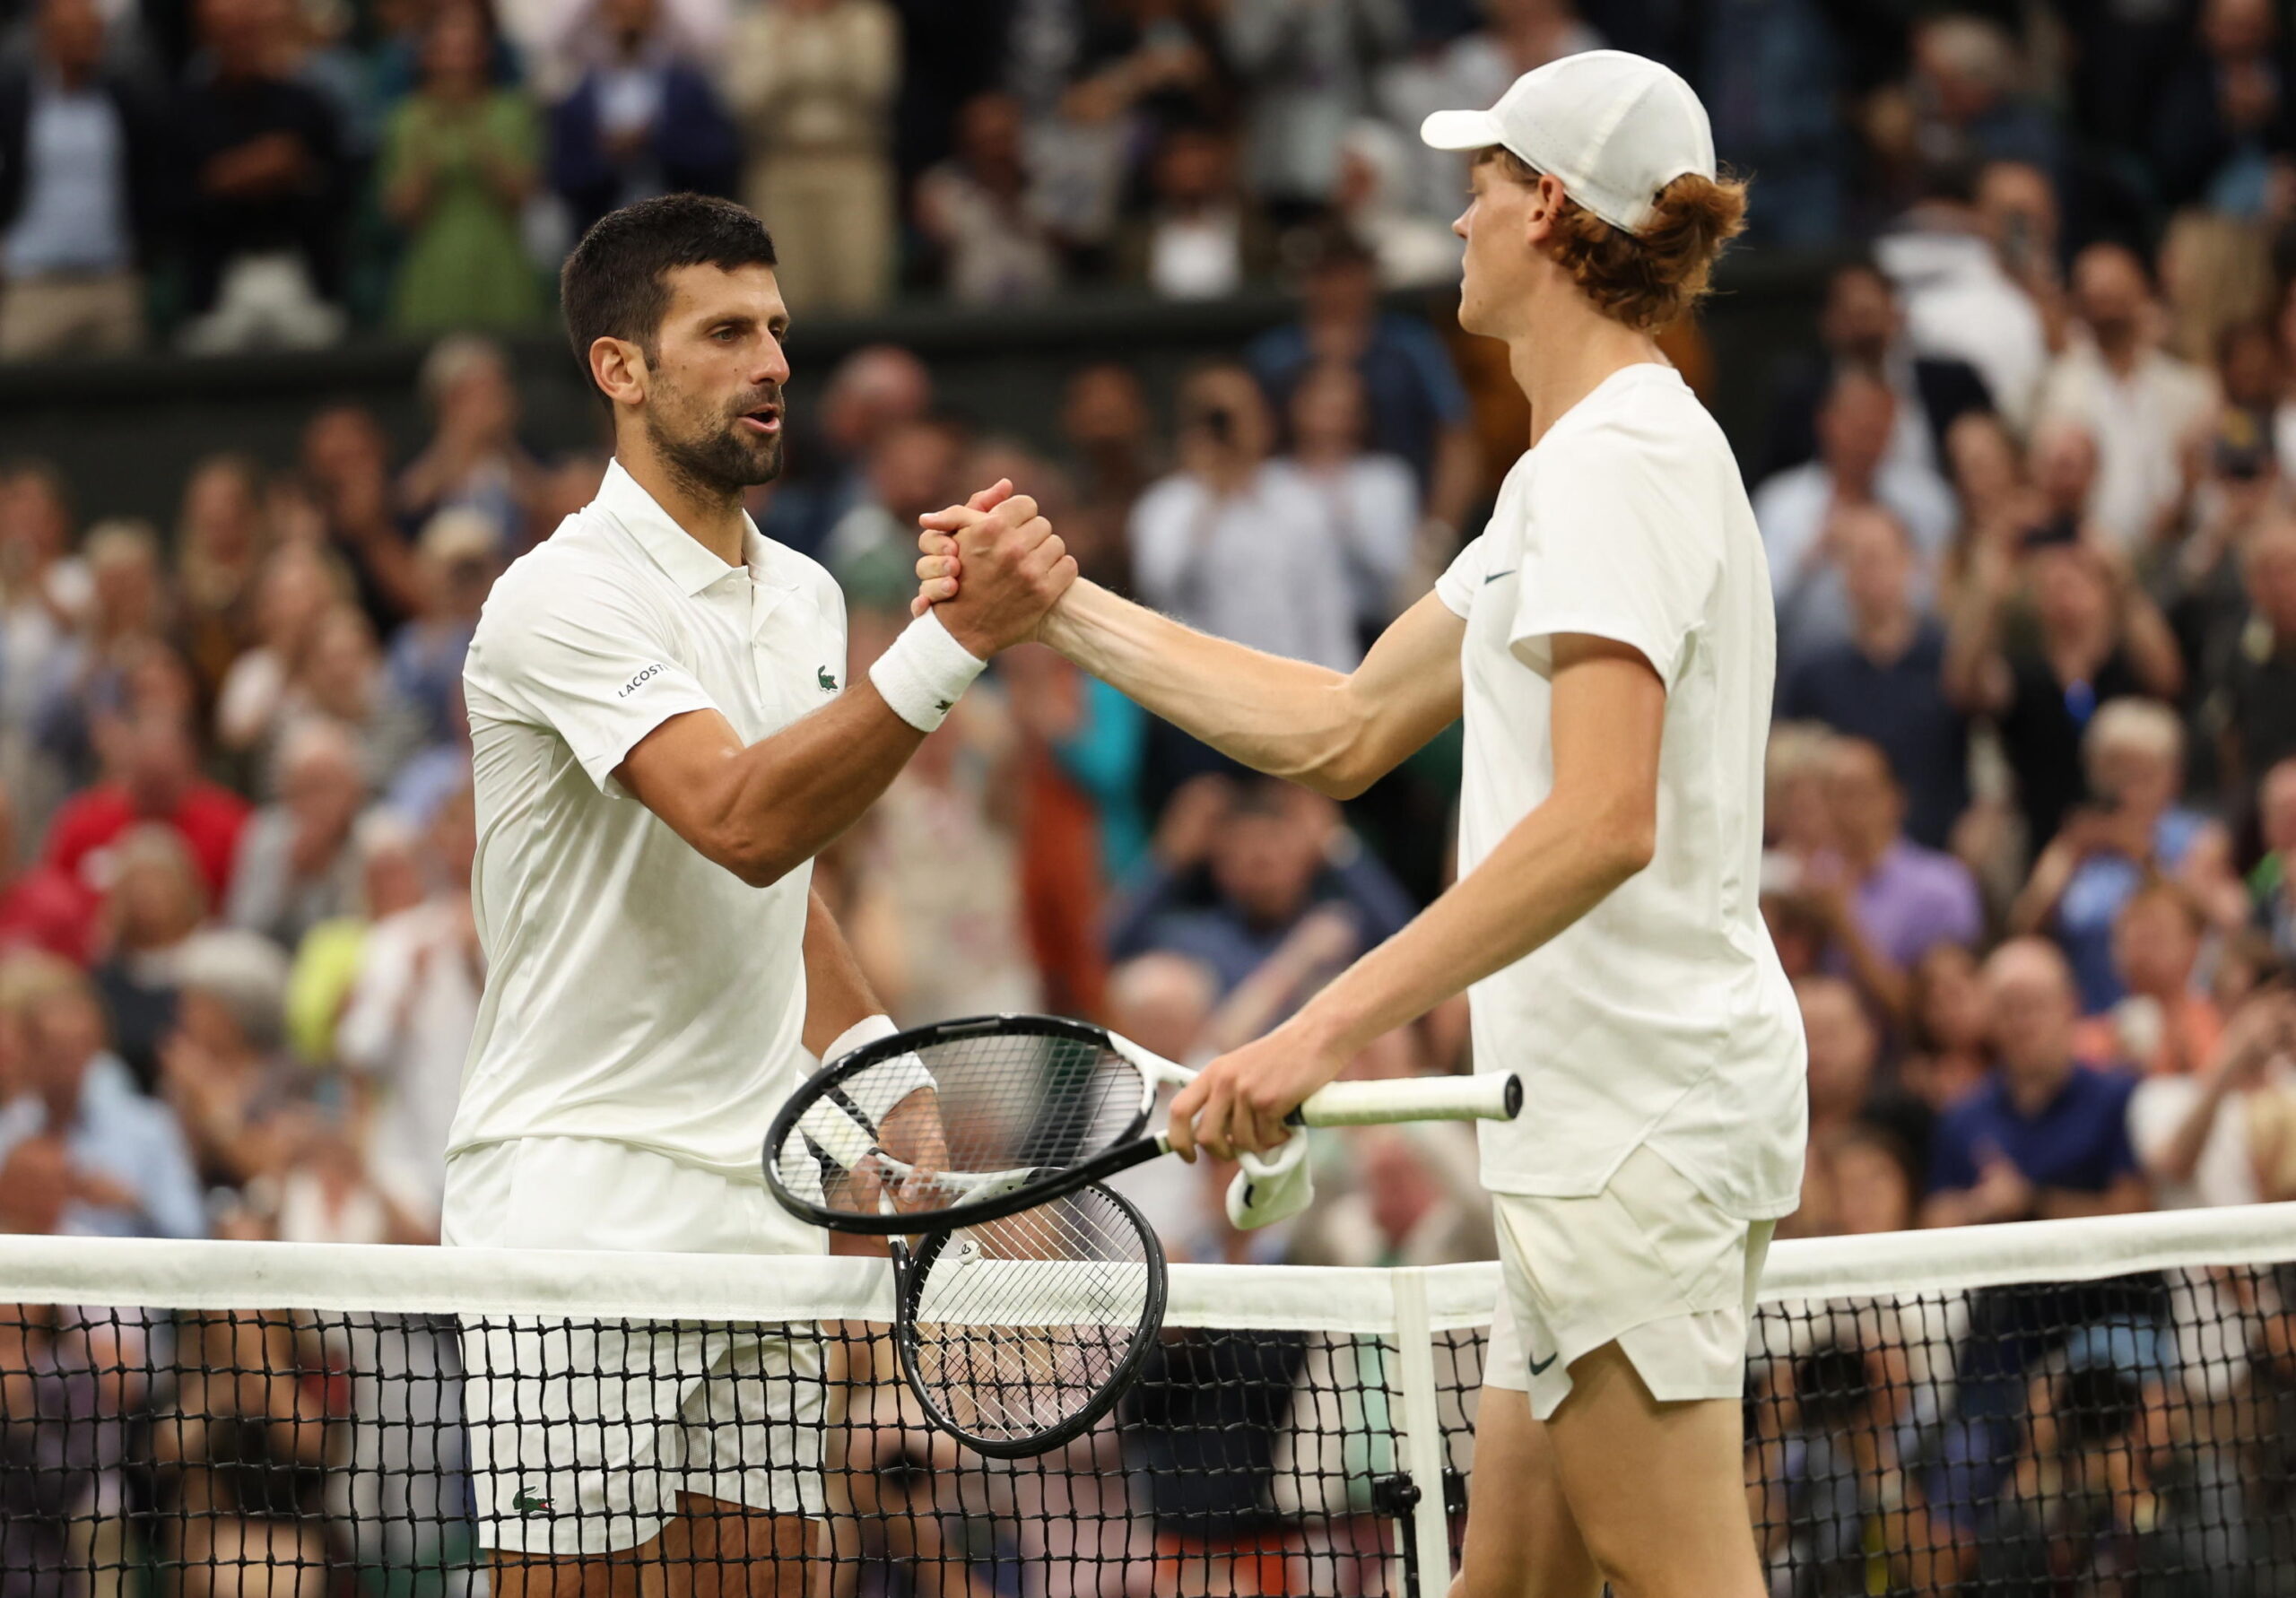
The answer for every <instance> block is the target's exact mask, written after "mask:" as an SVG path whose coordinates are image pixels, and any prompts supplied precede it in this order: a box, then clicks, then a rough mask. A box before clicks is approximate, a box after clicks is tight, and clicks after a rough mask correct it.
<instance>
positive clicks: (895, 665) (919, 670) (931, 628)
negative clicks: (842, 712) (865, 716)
mask: <svg viewBox="0 0 2296 1598" xmlns="http://www.w3.org/2000/svg"><path fill="white" fill-rule="evenodd" d="M985 664H987V663H986V662H985V661H980V660H976V659H975V658H973V656H972V653H971V652H970V650H968V649H967V648H966V647H964V646H963V645H962V644H960V643H959V642H957V640H956V639H955V638H952V637H951V636H950V633H949V630H948V629H947V628H945V627H944V626H943V625H941V618H940V617H939V616H937V615H935V613H934V612H931V611H927V612H925V613H924V614H923V615H922V616H919V617H918V619H917V620H916V621H912V622H910V623H909V625H908V626H907V627H905V628H903V629H901V633H900V637H899V638H895V639H894V640H893V641H892V647H891V648H889V649H887V650H886V651H885V652H884V653H883V655H880V656H877V664H874V665H873V666H871V667H870V668H869V681H870V682H873V683H874V684H875V685H876V690H877V692H878V693H879V694H881V695H883V698H884V701H885V703H886V704H888V705H890V706H891V707H892V712H893V714H894V715H895V716H900V718H901V719H902V720H903V721H905V722H907V723H908V724H909V725H910V726H913V727H915V728H916V729H917V730H918V732H920V733H929V732H931V731H932V730H933V729H934V728H935V727H937V726H939V725H941V723H942V722H943V721H944V719H946V718H947V716H948V714H949V710H950V708H951V707H952V706H953V705H954V704H955V703H956V702H957V700H958V699H960V698H961V697H962V696H963V694H964V691H965V690H966V689H968V688H970V687H971V686H972V680H973V679H974V678H975V677H978V676H979V675H980V673H981V668H982V667H983V666H984V665H985Z"/></svg>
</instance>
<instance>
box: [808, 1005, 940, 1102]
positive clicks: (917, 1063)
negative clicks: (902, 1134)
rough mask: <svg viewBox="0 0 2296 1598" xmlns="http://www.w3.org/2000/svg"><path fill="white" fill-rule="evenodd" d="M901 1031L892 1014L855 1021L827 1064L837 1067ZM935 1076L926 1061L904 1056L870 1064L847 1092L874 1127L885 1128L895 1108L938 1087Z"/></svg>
mask: <svg viewBox="0 0 2296 1598" xmlns="http://www.w3.org/2000/svg"><path fill="white" fill-rule="evenodd" d="M898 1031H900V1028H899V1027H896V1026H894V1025H893V1022H892V1018H891V1016H889V1015H872V1016H868V1017H866V1018H865V1019H863V1020H857V1021H855V1022H854V1023H853V1024H852V1025H851V1026H849V1027H848V1028H846V1029H845V1030H844V1031H842V1032H840V1033H839V1034H838V1036H837V1041H835V1042H834V1043H832V1044H831V1045H830V1046H829V1049H828V1051H827V1052H826V1053H825V1054H823V1055H822V1064H825V1065H827V1064H835V1063H836V1062H838V1061H839V1060H842V1059H843V1058H845V1056H846V1055H849V1054H851V1053H852V1052H853V1051H854V1050H855V1049H857V1048H862V1047H866V1046H867V1045H869V1044H872V1043H874V1042H876V1041H877V1040H878V1039H879V1038H891V1036H892V1035H893V1034H894V1033H896V1032H898ZM934 1085H935V1084H934V1081H933V1073H931V1072H929V1071H927V1070H926V1069H925V1062H924V1061H922V1060H920V1059H918V1057H917V1056H916V1055H900V1056H899V1057H898V1058H896V1059H891V1060H886V1061H883V1062H882V1063H879V1064H872V1065H870V1066H869V1067H868V1068H867V1069H866V1070H865V1071H862V1072H861V1073H858V1074H857V1075H856V1076H854V1077H853V1078H851V1079H850V1080H849V1081H848V1082H847V1084H846V1090H847V1092H848V1095H849V1096H850V1097H851V1099H852V1100H853V1106H854V1107H855V1108H856V1109H857V1110H859V1111H860V1112H861V1113H862V1114H863V1115H864V1116H867V1117H868V1118H869V1125H871V1126H873V1127H875V1126H882V1125H884V1122H885V1117H886V1116H889V1115H891V1114H892V1112H893V1107H895V1106H896V1105H898V1104H900V1101H901V1100H902V1099H906V1098H908V1097H909V1095H910V1094H911V1093H914V1092H916V1091H917V1090H918V1089H919V1088H930V1087H932V1086H934Z"/></svg>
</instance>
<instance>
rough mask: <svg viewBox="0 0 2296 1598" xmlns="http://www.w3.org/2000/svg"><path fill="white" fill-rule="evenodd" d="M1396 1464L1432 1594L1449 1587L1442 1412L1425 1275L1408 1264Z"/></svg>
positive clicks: (1398, 1304) (1399, 1328) (1399, 1350)
mask: <svg viewBox="0 0 2296 1598" xmlns="http://www.w3.org/2000/svg"><path fill="white" fill-rule="evenodd" d="M1393 1281H1394V1291H1395V1328H1396V1376H1397V1377H1398V1382H1397V1391H1396V1400H1397V1403H1396V1410H1395V1425H1396V1463H1397V1464H1398V1465H1399V1466H1401V1467H1402V1469H1403V1470H1404V1471H1405V1472H1407V1473H1408V1474H1409V1475H1410V1477H1411V1479H1412V1481H1413V1484H1414V1485H1416V1486H1417V1488H1418V1489H1419V1501H1418V1502H1417V1503H1416V1504H1414V1505H1413V1507H1412V1511H1411V1526H1410V1536H1411V1539H1412V1546H1413V1551H1414V1552H1415V1553H1416V1555H1417V1559H1416V1561H1415V1562H1416V1564H1417V1566H1418V1572H1417V1574H1418V1576H1419V1583H1420V1590H1421V1591H1422V1593H1425V1594H1440V1593H1443V1592H1446V1591H1448V1589H1449V1587H1450V1585H1451V1526H1450V1516H1449V1514H1448V1511H1447V1509H1446V1507H1445V1505H1444V1498H1445V1497H1446V1495H1445V1493H1444V1491H1443V1466H1444V1463H1445V1459H1444V1449H1443V1416H1442V1411H1440V1410H1439V1408H1438V1407H1437V1403H1436V1396H1435V1323H1434V1317H1433V1316H1431V1315H1430V1314H1429V1312H1428V1307H1427V1274H1426V1272H1425V1271H1424V1270H1422V1269H1421V1268H1420V1267H1417V1266H1411V1267H1407V1268H1405V1269H1401V1270H1398V1271H1396V1272H1395V1274H1394V1278H1393Z"/></svg>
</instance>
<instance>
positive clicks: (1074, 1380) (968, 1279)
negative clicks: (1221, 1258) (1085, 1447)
mask: <svg viewBox="0 0 2296 1598" xmlns="http://www.w3.org/2000/svg"><path fill="white" fill-rule="evenodd" d="M892 1255H893V1276H894V1283H895V1288H894V1295H895V1303H896V1306H897V1308H896V1310H895V1315H894V1321H893V1341H894V1346H895V1348H896V1349H897V1350H898V1352H899V1355H900V1368H901V1375H902V1377H904V1378H905V1379H906V1380H907V1381H908V1383H909V1391H910V1392H912V1393H914V1394H916V1395H917V1399H918V1403H921V1404H922V1405H923V1406H924V1408H925V1413H926V1419H928V1420H931V1421H932V1423H933V1424H934V1425H935V1426H937V1427H939V1428H940V1429H942V1430H943V1431H945V1432H947V1433H948V1434H949V1435H950V1436H951V1437H955V1438H956V1439H957V1440H958V1441H959V1442H961V1443H963V1444H964V1445H965V1446H968V1447H970V1448H972V1449H974V1450H975V1451H976V1452H978V1453H981V1454H987V1455H995V1456H996V1457H998V1458H1003V1459H1011V1458H1017V1457H1019V1456H1021V1455H1030V1454H1041V1453H1043V1452H1044V1451H1045V1450H1046V1449H1048V1448H1054V1447H1057V1446H1059V1445H1061V1444H1063V1443H1065V1442H1067V1441H1068V1440H1069V1439H1070V1438H1072V1437H1079V1436H1081V1435H1082V1434H1083V1433H1084V1432H1085V1431H1086V1430H1088V1429H1091V1426H1092V1424H1093V1423H1094V1422H1095V1421H1097V1420H1100V1417H1101V1416H1102V1415H1104V1414H1106V1413H1107V1412H1108V1411H1109V1406H1111V1405H1112V1404H1114V1403H1116V1401H1117V1399H1118V1396H1120V1395H1121V1394H1122V1393H1123V1392H1124V1390H1125V1388H1126V1386H1128V1385H1130V1384H1131V1381H1132V1378H1133V1375H1134V1373H1135V1371H1137V1370H1138V1369H1139V1368H1140V1362H1141V1360H1142V1359H1144V1358H1146V1356H1147V1353H1148V1349H1149V1345H1150V1344H1152V1342H1154V1341H1155V1339H1156V1334H1157V1333H1158V1332H1160V1331H1161V1329H1162V1327H1163V1324H1164V1288H1165V1273H1164V1251H1163V1249H1162V1247H1161V1246H1160V1245H1159V1244H1158V1243H1157V1241H1156V1235H1155V1234H1154V1233H1153V1232H1152V1231H1151V1230H1149V1229H1148V1223H1147V1222H1146V1221H1144V1220H1142V1219H1141V1216H1140V1212H1139V1211H1137V1210H1135V1209H1134V1208H1133V1207H1132V1205H1131V1203H1129V1202H1128V1201H1126V1199H1125V1198H1124V1197H1122V1196H1121V1195H1120V1194H1115V1193H1111V1192H1109V1190H1108V1189H1107V1188H1105V1187H1102V1186H1100V1185H1098V1184H1097V1183H1095V1184H1089V1185H1085V1186H1083V1187H1080V1188H1078V1189H1076V1190H1075V1191H1074V1193H1069V1194H1062V1195H1061V1196H1059V1197H1057V1198H1055V1199H1052V1200H1050V1201H1049V1202H1048V1203H1042V1204H1039V1205H1038V1206H1037V1207H1036V1208H1035V1209H1032V1210H1029V1211H1027V1212H1023V1213H1022V1214H1019V1215H1010V1216H1005V1217H1004V1218H1002V1219H999V1220H986V1221H982V1222H981V1223H979V1224H978V1225H977V1226H970V1227H963V1228H960V1229H955V1230H952V1231H937V1232H934V1233H932V1234H930V1235H929V1236H927V1237H926V1238H925V1239H924V1240H923V1241H922V1242H921V1243H920V1244H919V1245H918V1247H917V1248H916V1250H915V1251H914V1252H913V1253H912V1252H911V1250H910V1249H909V1246H908V1245H907V1244H906V1243H905V1242H903V1241H902V1240H901V1239H900V1238H894V1239H893V1242H892Z"/></svg>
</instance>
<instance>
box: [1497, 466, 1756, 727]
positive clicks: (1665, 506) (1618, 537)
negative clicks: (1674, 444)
mask: <svg viewBox="0 0 2296 1598" xmlns="http://www.w3.org/2000/svg"><path fill="white" fill-rule="evenodd" d="M1555 442H1561V440H1556V441H1555ZM1528 503H1529V532H1528V536H1527V537H1526V539H1525V541H1524V547H1523V560H1522V566H1521V571H1522V575H1521V577H1520V578H1518V580H1517V585H1516V602H1515V619H1514V621H1513V624H1512V625H1511V626H1510V628H1509V631H1508V635H1507V637H1508V643H1509V646H1510V647H1512V648H1513V650H1514V652H1515V656H1516V658H1518V660H1520V661H1522V663H1523V664H1525V665H1527V666H1529V667H1530V668H1531V669H1532V670H1533V671H1535V672H1540V673H1544V672H1547V671H1549V670H1551V669H1552V640H1553V638H1554V635H1555V634H1557V633H1572V632H1575V633H1586V634H1588V635H1590V636H1592V637H1595V638H1609V639H1611V640H1613V642H1616V643H1621V644H1625V645H1627V646H1629V647H1631V648H1634V649H1636V650H1638V651H1639V652H1640V654H1641V655H1642V656H1643V657H1644V658H1645V659H1646V660H1648V661H1649V663H1650V664H1651V667H1652V668H1653V669H1654V670H1656V671H1657V673H1658V677H1659V680H1660V681H1661V682H1664V683H1665V687H1666V691H1667V692H1669V693H1672V692H1673V691H1674V683H1675V682H1676V680H1677V679H1678V678H1679V677H1680V676H1681V674H1682V670H1683V664H1685V663H1686V662H1687V661H1688V659H1689V656H1690V649H1691V641H1692V635H1693V634H1695V633H1696V632H1698V630H1700V627H1701V625H1702V624H1703V621H1704V618H1705V614H1706V606H1707V601H1708V596H1709V595H1710V594H1711V592H1712V591H1713V587H1714V584H1715V582H1716V580H1717V578H1718V576H1719V573H1720V566H1721V551H1720V547H1719V542H1718V540H1719V529H1718V527H1715V526H1713V525H1711V521H1712V517H1710V516H1709V515H1705V514H1701V513H1700V512H1699V511H1696V510H1694V509H1693V508H1692V506H1691V505H1690V504H1689V503H1688V502H1686V497H1685V496H1683V495H1682V494H1680V493H1678V492H1674V491H1670V490H1669V488H1668V486H1667V485H1666V484H1665V483H1664V482H1661V481H1660V479H1659V465H1658V463H1657V462H1656V461H1654V460H1653V459H1652V458H1651V457H1650V456H1649V455H1648V453H1647V452H1646V451H1645V450H1643V449H1640V448H1639V447H1636V446H1634V445H1633V444H1632V443H1631V442H1630V441H1629V440H1627V439H1622V438H1618V437H1616V436H1614V435H1610V434H1605V433H1601V432H1593V433H1589V434H1588V435H1587V437H1586V438H1584V439H1570V440H1569V441H1568V444H1567V446H1566V447H1565V448H1563V449H1561V450H1558V451H1555V452H1554V455H1553V458H1552V459H1543V460H1541V461H1540V463H1539V465H1538V471H1537V474H1536V475H1535V477H1533V479H1532V480H1531V482H1530V484H1529V501H1528Z"/></svg>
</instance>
